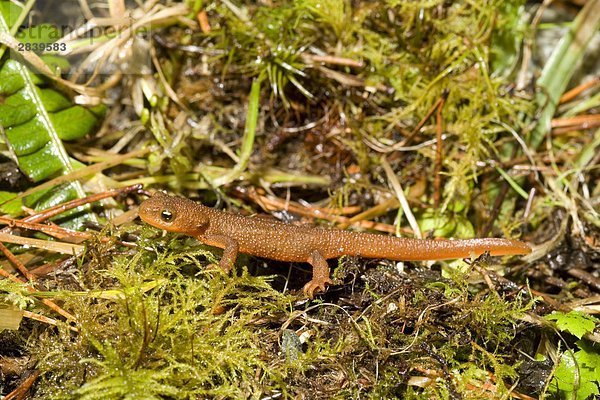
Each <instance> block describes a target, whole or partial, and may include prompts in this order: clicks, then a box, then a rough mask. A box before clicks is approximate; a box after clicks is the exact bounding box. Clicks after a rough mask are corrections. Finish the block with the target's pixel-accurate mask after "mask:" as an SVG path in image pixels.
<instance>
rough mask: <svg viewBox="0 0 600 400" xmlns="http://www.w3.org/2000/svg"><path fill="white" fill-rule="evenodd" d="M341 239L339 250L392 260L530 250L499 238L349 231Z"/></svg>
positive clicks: (459, 256) (507, 253)
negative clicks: (441, 237)
mask: <svg viewBox="0 0 600 400" xmlns="http://www.w3.org/2000/svg"><path fill="white" fill-rule="evenodd" d="M345 239H346V240H344V243H345V247H346V248H345V249H344V251H343V254H349V255H356V256H361V257H366V258H387V259H389V260H396V261H425V260H450V259H456V258H474V257H478V256H480V255H481V254H483V253H485V252H489V253H490V254H491V255H492V256H506V255H520V254H529V253H531V247H529V245H528V244H527V243H524V242H521V241H519V240H511V239H499V238H481V239H457V240H425V239H408V238H398V237H394V236H385V235H375V234H370V233H357V232H352V238H348V237H347V238H345ZM348 239H350V240H348Z"/></svg>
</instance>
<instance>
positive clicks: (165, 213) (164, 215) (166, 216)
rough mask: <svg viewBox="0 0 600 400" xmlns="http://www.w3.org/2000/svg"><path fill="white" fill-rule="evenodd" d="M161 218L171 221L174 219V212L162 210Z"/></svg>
mask: <svg viewBox="0 0 600 400" xmlns="http://www.w3.org/2000/svg"><path fill="white" fill-rule="evenodd" d="M160 218H161V219H162V220H163V221H165V222H169V221H171V220H172V219H173V213H172V212H171V211H169V210H162V211H161V212H160Z"/></svg>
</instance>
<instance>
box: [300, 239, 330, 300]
mask: <svg viewBox="0 0 600 400" xmlns="http://www.w3.org/2000/svg"><path fill="white" fill-rule="evenodd" d="M307 261H308V263H309V264H310V265H312V267H313V269H312V273H313V276H312V279H311V280H310V281H309V282H308V283H307V284H306V285H304V288H302V291H303V292H304V293H306V295H307V296H308V297H310V298H311V299H312V298H313V295H314V293H315V291H320V292H324V291H325V287H326V285H328V284H330V283H333V282H332V281H331V279H329V265H327V260H326V259H325V257H323V256H322V255H321V253H319V252H318V251H317V250H314V251H313V252H312V253H311V255H310V257H309V258H308V260H307Z"/></svg>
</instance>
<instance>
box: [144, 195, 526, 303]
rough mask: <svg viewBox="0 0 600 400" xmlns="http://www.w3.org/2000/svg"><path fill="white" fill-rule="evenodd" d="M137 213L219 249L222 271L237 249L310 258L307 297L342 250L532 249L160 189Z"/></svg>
mask: <svg viewBox="0 0 600 400" xmlns="http://www.w3.org/2000/svg"><path fill="white" fill-rule="evenodd" d="M139 215H140V217H141V218H142V220H143V221H144V222H146V223H148V224H150V225H152V226H154V227H156V228H160V229H164V230H166V231H169V232H178V233H183V234H186V235H190V236H194V237H195V238H197V239H198V240H200V241H201V242H203V243H205V244H207V245H209V246H215V247H219V248H222V249H223V250H224V251H223V257H222V258H221V262H220V264H219V265H220V267H221V268H223V269H224V270H225V271H229V270H230V269H231V268H232V266H233V265H234V263H235V261H236V259H237V255H238V253H239V252H242V253H245V254H250V255H253V256H258V257H264V258H269V259H272V260H280V261H292V262H308V263H309V264H311V265H312V267H313V277H312V279H311V280H310V281H309V282H308V283H307V284H306V285H305V286H304V292H305V293H306V294H307V295H308V296H310V297H312V296H313V294H314V292H315V291H317V290H320V291H325V287H326V285H327V284H329V283H331V279H330V278H329V266H328V265H327V261H326V260H327V259H329V258H337V257H340V256H343V255H350V256H360V257H365V258H384V259H389V260H396V261H423V260H447V259H456V258H468V257H477V256H479V255H481V254H483V253H484V252H489V253H490V254H491V255H492V256H503V255H519V254H528V253H530V252H531V248H530V247H529V246H528V245H527V244H526V243H524V242H521V241H518V240H510V239H499V238H484V239H460V240H425V239H408V238H399V237H395V236H387V235H378V234H373V233H362V232H352V231H345V230H336V229H324V228H319V227H313V226H306V225H304V226H299V225H291V224H286V223H283V222H279V221H277V220H269V219H265V218H256V217H246V216H242V215H239V214H233V213H228V212H224V211H220V210H215V209H213V208H210V207H206V206H204V205H202V204H199V203H196V202H194V201H192V200H189V199H186V198H182V197H174V196H170V195H167V194H165V193H162V192H156V194H154V196H152V197H151V198H149V199H147V200H146V201H144V202H143V203H142V204H141V205H140V209H139Z"/></svg>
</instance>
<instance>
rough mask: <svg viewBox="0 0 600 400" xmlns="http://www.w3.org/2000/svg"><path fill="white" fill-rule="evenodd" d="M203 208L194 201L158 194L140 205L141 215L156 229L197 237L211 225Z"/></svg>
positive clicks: (143, 219)
mask: <svg viewBox="0 0 600 400" xmlns="http://www.w3.org/2000/svg"><path fill="white" fill-rule="evenodd" d="M203 208H206V207H204V206H203V205H201V204H198V203H195V202H193V201H192V200H189V199H186V198H183V197H175V196H169V195H168V194H165V193H163V192H156V193H155V194H154V195H153V196H152V197H150V198H149V199H147V200H145V201H144V202H143V203H142V204H141V205H140V209H139V215H140V218H141V219H142V221H144V222H146V223H147V224H150V225H152V226H154V227H155V228H159V229H164V230H166V231H169V232H178V233H183V234H186V235H191V236H197V235H201V234H202V233H204V231H206V228H208V224H209V218H208V214H207V213H205V212H203ZM206 210H209V209H208V208H206Z"/></svg>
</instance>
